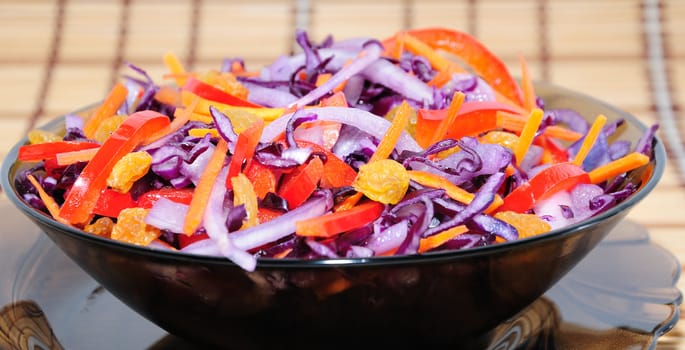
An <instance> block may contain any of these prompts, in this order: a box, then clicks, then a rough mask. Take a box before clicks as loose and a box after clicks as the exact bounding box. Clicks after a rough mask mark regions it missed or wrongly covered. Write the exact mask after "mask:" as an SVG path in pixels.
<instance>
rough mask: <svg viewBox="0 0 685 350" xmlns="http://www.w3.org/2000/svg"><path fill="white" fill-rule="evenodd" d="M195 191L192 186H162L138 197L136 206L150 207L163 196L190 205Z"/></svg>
mask: <svg viewBox="0 0 685 350" xmlns="http://www.w3.org/2000/svg"><path fill="white" fill-rule="evenodd" d="M193 193H194V192H193V190H192V189H190V188H160V189H158V190H151V191H148V192H145V193H143V194H142V195H140V196H139V197H138V200H137V201H136V206H137V207H140V208H145V209H150V208H152V206H153V205H154V204H155V203H156V202H157V201H158V200H160V199H161V198H166V199H168V200H170V201H173V202H176V203H181V204H187V205H190V201H191V200H192V199H193Z"/></svg>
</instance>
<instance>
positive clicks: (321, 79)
mask: <svg viewBox="0 0 685 350" xmlns="http://www.w3.org/2000/svg"><path fill="white" fill-rule="evenodd" d="M332 76H333V74H331V73H322V74H319V75H317V76H316V83H315V84H316V86H321V85H323V84H324V83H326V82H327V81H328V80H329V79H331V77H332ZM346 83H347V80H345V81H343V82H342V83H340V84H338V85H337V86H336V87H334V88H333V90H332V91H333V92H339V91H342V90H343V89H344V88H345V84H346Z"/></svg>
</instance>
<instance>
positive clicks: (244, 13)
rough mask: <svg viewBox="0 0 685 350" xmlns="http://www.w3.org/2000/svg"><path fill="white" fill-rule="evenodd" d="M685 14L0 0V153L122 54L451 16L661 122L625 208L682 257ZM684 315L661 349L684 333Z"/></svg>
mask: <svg viewBox="0 0 685 350" xmlns="http://www.w3.org/2000/svg"><path fill="white" fill-rule="evenodd" d="M683 17H685V1H680V0H596V1H595V0H579V1H575V0H574V1H572V0H521V1H515V2H514V1H509V0H462V1H440V0H375V1H368V0H345V1H342V0H321V1H308V0H290V1H287V0H256V1H250V0H231V1H222V0H167V1H163V0H116V1H115V0H100V1H96V0H3V1H2V2H0V29H1V30H0V48H2V49H1V50H0V76H1V77H2V83H1V84H0V157H3V156H4V155H5V154H6V153H7V150H8V149H9V148H10V147H11V145H13V144H14V143H15V142H16V141H17V140H18V139H19V138H20V136H21V135H23V134H24V133H25V132H26V131H27V130H28V129H30V128H31V127H33V126H34V125H36V124H41V123H43V122H44V121H46V120H48V119H51V118H54V117H55V116H58V115H61V114H63V113H66V112H69V111H71V110H73V109H75V108H78V107H80V106H83V105H85V104H87V103H90V102H94V101H97V100H99V99H101V98H102V97H103V96H104V94H105V93H106V92H107V91H108V89H109V87H110V86H111V84H112V82H113V81H115V80H116V79H117V77H118V76H119V74H120V73H121V67H122V63H124V62H132V63H134V64H136V65H139V66H141V67H144V68H145V69H147V70H148V72H149V73H150V74H151V75H152V76H153V77H154V78H156V79H161V75H162V74H163V73H164V72H165V69H164V67H163V65H162V59H161V57H162V55H163V54H164V53H165V52H167V51H172V52H175V53H176V54H177V55H178V56H179V57H181V58H182V60H183V63H184V64H185V66H186V67H188V68H190V69H202V68H218V67H219V66H220V64H221V61H222V59H223V58H225V57H228V56H232V57H235V56H240V57H243V58H244V59H245V60H246V61H247V62H248V66H253V67H258V66H260V65H261V64H263V63H266V62H269V61H270V60H272V59H273V58H275V57H276V56H277V55H278V54H280V53H283V52H287V51H290V50H291V49H292V48H293V44H292V43H293V33H294V30H295V28H298V27H299V28H304V29H307V30H308V31H309V33H310V36H311V37H312V38H313V39H321V38H323V37H325V36H326V35H327V34H329V33H332V34H334V35H335V37H336V38H346V37H352V36H358V35H365V36H369V35H370V36H375V37H380V38H382V37H385V36H387V35H390V34H392V33H393V32H395V31H397V30H399V29H404V28H411V27H424V26H446V27H451V28H455V29H461V30H465V31H468V32H470V33H472V34H474V35H475V36H477V37H478V38H479V39H481V40H482V41H483V42H484V43H485V44H486V45H487V46H488V47H490V48H491V49H492V51H494V52H495V53H496V54H497V55H499V56H500V57H503V58H504V60H505V62H507V63H508V64H510V65H511V69H512V71H513V72H514V74H515V75H518V74H517V72H518V68H517V67H518V65H517V62H518V57H519V55H524V56H525V57H526V59H527V61H528V62H529V64H530V66H531V68H532V73H533V76H534V78H535V79H537V80H546V81H550V82H552V83H555V84H558V85H562V86H566V87H569V88H572V89H575V90H580V91H583V92H585V93H588V94H590V95H593V96H595V97H597V98H599V99H601V100H604V101H607V102H608V103H610V104H613V105H616V106H618V107H620V108H622V109H625V110H627V111H628V112H631V113H633V114H635V115H636V116H638V117H639V118H640V119H642V120H643V121H645V122H647V123H654V122H659V123H660V124H661V125H662V128H661V130H660V132H659V135H660V136H661V137H662V138H663V139H664V140H665V141H666V144H667V148H668V152H669V160H670V162H669V165H668V167H667V172H666V174H665V176H664V179H663V180H662V182H661V184H660V185H659V186H658V188H657V189H656V190H655V192H654V194H653V195H652V196H650V197H649V198H648V199H647V200H645V202H643V203H642V204H641V205H640V206H639V207H638V208H637V209H636V210H634V211H633V212H632V213H631V214H630V218H631V219H632V220H634V221H636V222H638V223H639V224H642V225H644V226H646V227H647V228H648V229H649V230H650V233H651V235H652V237H653V239H654V240H655V241H657V242H659V243H661V244H663V245H665V246H667V247H669V249H671V250H672V251H673V252H674V253H675V254H676V255H677V256H678V257H679V258H680V260H681V261H685V238H683V237H682V235H683V234H685V233H684V232H683V230H685V216H684V215H682V214H681V211H682V209H681V207H682V204H683V203H684V202H685V190H684V184H685V180H684V179H685V153H684V151H683V142H682V141H681V136H682V135H684V134H685V126H684V125H683V124H684V123H683V122H682V121H681V119H682V104H683V103H684V102H685V46H682V45H679V44H680V43H682V42H683V41H684V39H685V22H683V21H682V20H681V19H682V18H683ZM680 286H681V289H683V288H682V287H684V286H685V283H683V282H681V283H680ZM683 323H685V322H680V323H679V325H678V327H676V329H675V330H673V331H672V332H670V333H669V334H668V335H667V336H666V337H663V338H661V341H660V345H659V348H660V349H675V348H678V347H679V344H685V325H683Z"/></svg>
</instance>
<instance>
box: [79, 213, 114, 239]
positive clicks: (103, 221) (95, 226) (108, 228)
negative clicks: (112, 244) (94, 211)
mask: <svg viewBox="0 0 685 350" xmlns="http://www.w3.org/2000/svg"><path fill="white" fill-rule="evenodd" d="M112 228H114V221H112V219H110V218H109V217H106V216H103V217H101V218H99V219H97V220H95V221H93V223H91V224H88V225H86V227H85V228H84V229H83V230H84V231H86V232H88V233H91V234H94V235H96V236H103V237H109V236H110V235H111V234H112Z"/></svg>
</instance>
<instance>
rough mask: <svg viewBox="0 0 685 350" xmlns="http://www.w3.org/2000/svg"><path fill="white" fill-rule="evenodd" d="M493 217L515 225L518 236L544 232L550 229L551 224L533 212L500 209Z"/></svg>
mask: <svg viewBox="0 0 685 350" xmlns="http://www.w3.org/2000/svg"><path fill="white" fill-rule="evenodd" d="M495 218H497V219H500V220H502V221H504V222H506V223H508V224H510V225H511V226H514V227H516V229H517V230H518V232H519V238H527V237H532V236H536V235H539V234H541V233H545V232H547V231H549V230H551V229H552V226H550V224H549V223H548V222H547V221H545V220H542V219H541V218H540V217H539V216H537V215H535V214H521V213H517V212H514V211H502V212H499V213H497V214H495Z"/></svg>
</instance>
